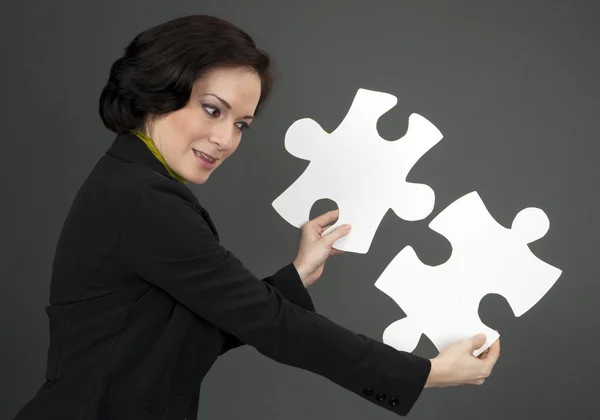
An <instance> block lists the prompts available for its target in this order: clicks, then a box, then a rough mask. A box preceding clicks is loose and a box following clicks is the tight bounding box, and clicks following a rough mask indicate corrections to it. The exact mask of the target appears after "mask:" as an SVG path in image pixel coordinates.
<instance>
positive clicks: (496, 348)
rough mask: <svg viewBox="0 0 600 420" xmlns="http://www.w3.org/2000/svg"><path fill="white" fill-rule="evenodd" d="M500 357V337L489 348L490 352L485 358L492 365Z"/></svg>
mask: <svg viewBox="0 0 600 420" xmlns="http://www.w3.org/2000/svg"><path fill="white" fill-rule="evenodd" d="M499 357H500V339H497V340H496V341H494V344H492V345H491V346H490V348H489V349H488V353H487V355H486V357H485V360H486V361H487V362H489V363H491V364H492V365H495V364H496V362H497V361H498V358H499Z"/></svg>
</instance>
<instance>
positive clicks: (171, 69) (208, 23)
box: [99, 15, 275, 133]
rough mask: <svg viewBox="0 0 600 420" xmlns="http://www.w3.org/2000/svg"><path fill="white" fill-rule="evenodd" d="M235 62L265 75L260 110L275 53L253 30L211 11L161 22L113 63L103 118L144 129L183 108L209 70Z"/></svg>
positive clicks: (119, 129) (110, 124)
mask: <svg viewBox="0 0 600 420" xmlns="http://www.w3.org/2000/svg"><path fill="white" fill-rule="evenodd" d="M230 67H249V68H252V69H254V71H256V73H257V74H258V75H259V77H260V79H261V85H262V88H261V95H260V99H259V102H258V106H257V109H256V110H255V112H256V113H258V112H259V110H260V108H261V107H262V105H263V104H264V102H265V101H266V99H267V97H268V95H269V93H270V91H271V87H272V85H273V81H274V79H275V76H274V72H273V70H272V65H271V59H270V57H269V55H268V54H266V53H265V52H263V51H261V50H259V49H258V48H257V47H256V45H255V43H254V41H253V39H252V38H251V37H250V35H248V34H247V33H246V32H244V31H243V30H241V29H239V28H238V27H236V26H234V25H233V24H231V23H229V22H226V21H224V20H222V19H219V18H216V17H213V16H206V15H192V16H185V17H180V18H176V19H173V20H170V21H168V22H165V23H162V24H159V25H157V26H154V27H152V28H150V29H147V30H145V31H144V32H141V33H140V34H138V35H137V36H136V37H135V38H134V39H133V40H132V41H131V43H130V44H129V45H128V46H127V47H126V48H125V53H124V55H123V56H122V57H121V58H119V59H118V60H116V61H115V62H114V63H113V65H112V66H111V68H110V74H109V78H108V82H107V84H106V86H105V87H104V88H103V89H102V93H101V94H100V101H99V112H100V118H101V119H102V122H103V123H104V125H105V126H106V128H108V129H109V130H111V131H114V132H115V133H124V132H127V131H130V130H135V129H139V128H140V127H141V126H142V124H143V122H144V120H145V119H146V117H147V116H148V115H149V114H152V115H161V114H166V113H169V112H172V111H176V110H178V109H180V108H183V107H184V106H185V105H186V104H187V103H188V101H189V98H190V94H191V92H192V86H193V84H194V82H195V81H196V80H198V79H199V78H200V77H202V75H203V74H205V73H206V72H207V71H209V70H212V69H215V68H230Z"/></svg>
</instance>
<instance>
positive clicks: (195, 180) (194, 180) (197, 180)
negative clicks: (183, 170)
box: [186, 173, 210, 184]
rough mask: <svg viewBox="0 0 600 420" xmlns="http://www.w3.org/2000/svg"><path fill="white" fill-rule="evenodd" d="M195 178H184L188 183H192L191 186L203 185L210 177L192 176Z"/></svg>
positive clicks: (204, 175)
mask: <svg viewBox="0 0 600 420" xmlns="http://www.w3.org/2000/svg"><path fill="white" fill-rule="evenodd" d="M194 175H195V176H191V177H188V178H186V179H187V181H188V182H190V183H192V184H204V183H205V182H206V181H208V178H209V177H210V173H208V174H198V173H196V174H194Z"/></svg>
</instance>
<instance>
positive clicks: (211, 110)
mask: <svg viewBox="0 0 600 420" xmlns="http://www.w3.org/2000/svg"><path fill="white" fill-rule="evenodd" d="M202 107H203V108H204V110H205V111H206V112H207V113H208V115H210V116H211V117H218V116H219V115H221V110H220V109H219V108H217V107H216V106H213V105H208V104H203V105H202Z"/></svg>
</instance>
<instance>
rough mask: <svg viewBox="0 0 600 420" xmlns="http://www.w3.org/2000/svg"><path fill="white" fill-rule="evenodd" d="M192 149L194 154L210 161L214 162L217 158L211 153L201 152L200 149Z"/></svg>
mask: <svg viewBox="0 0 600 420" xmlns="http://www.w3.org/2000/svg"><path fill="white" fill-rule="evenodd" d="M193 150H194V153H195V154H196V156H198V157H202V158H204V159H206V160H207V161H208V162H210V163H215V161H216V160H217V158H216V157H214V156H213V155H209V154H208V153H204V152H201V151H199V150H196V149H193Z"/></svg>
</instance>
